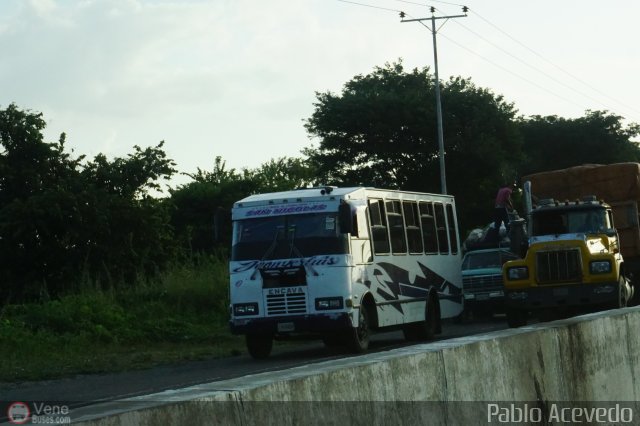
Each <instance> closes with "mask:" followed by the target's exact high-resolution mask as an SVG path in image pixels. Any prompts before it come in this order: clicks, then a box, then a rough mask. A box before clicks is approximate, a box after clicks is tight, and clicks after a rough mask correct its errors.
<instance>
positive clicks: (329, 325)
mask: <svg viewBox="0 0 640 426" xmlns="http://www.w3.org/2000/svg"><path fill="white" fill-rule="evenodd" d="M229 326H230V328H231V332H232V333H233V334H247V333H269V334H273V335H292V334H322V333H326V332H331V331H337V330H344V329H349V328H351V327H352V325H351V317H350V316H349V314H348V313H346V312H338V313H326V314H314V315H296V316H282V317H266V318H265V317H260V318H232V319H231V320H230V321H229Z"/></svg>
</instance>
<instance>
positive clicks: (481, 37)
mask: <svg viewBox="0 0 640 426" xmlns="http://www.w3.org/2000/svg"><path fill="white" fill-rule="evenodd" d="M455 23H456V24H458V25H460V26H461V27H462V28H464V29H465V30H467V31H469V32H470V33H471V34H473V35H475V36H476V37H478V38H479V39H481V40H484V41H485V42H486V43H488V44H490V45H491V46H493V47H495V48H496V49H498V50H500V51H501V52H503V53H505V54H506V55H508V56H510V57H511V58H513V59H515V60H516V61H518V62H520V63H521V64H524V65H525V66H527V67H529V68H531V69H532V70H534V71H536V72H539V73H540V74H543V75H544V76H546V77H547V78H549V79H550V80H553V81H555V82H556V83H558V84H559V85H561V86H564V87H565V88H567V89H569V90H571V91H573V92H575V93H577V94H579V95H581V96H584V97H585V98H588V99H590V100H591V101H594V102H597V103H599V104H600V105H601V106H603V107H604V108H608V107H607V105H605V104H604V103H603V102H602V101H601V100H599V99H596V98H594V97H592V96H590V95H588V94H586V93H584V92H582V91H580V90H578V89H576V88H574V87H572V86H569V85H568V84H567V83H565V82H563V81H561V80H559V79H557V78H556V77H554V76H553V75H551V74H549V73H547V72H546V71H544V70H542V69H540V68H538V67H536V66H535V65H532V64H530V63H529V62H527V61H525V60H523V59H520V58H519V57H517V56H515V55H514V54H512V53H511V52H509V51H507V50H506V49H503V48H502V47H500V46H498V45H497V44H495V43H493V42H492V41H491V40H489V39H487V38H486V37H484V36H483V35H482V34H479V33H478V32H476V31H474V30H472V29H470V28H469V27H467V26H465V25H464V24H462V23H460V22H458V21H455Z"/></svg>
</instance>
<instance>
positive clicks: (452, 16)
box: [400, 15, 467, 22]
mask: <svg viewBox="0 0 640 426" xmlns="http://www.w3.org/2000/svg"><path fill="white" fill-rule="evenodd" d="M466 17H467V15H451V16H434V17H431V18H416V19H403V20H401V21H400V22H418V21H430V20H432V19H449V18H466Z"/></svg>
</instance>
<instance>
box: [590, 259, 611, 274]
mask: <svg viewBox="0 0 640 426" xmlns="http://www.w3.org/2000/svg"><path fill="white" fill-rule="evenodd" d="M590 269H591V273H592V274H607V273H609V272H611V262H609V261H608V260H596V261H593V262H591V264H590Z"/></svg>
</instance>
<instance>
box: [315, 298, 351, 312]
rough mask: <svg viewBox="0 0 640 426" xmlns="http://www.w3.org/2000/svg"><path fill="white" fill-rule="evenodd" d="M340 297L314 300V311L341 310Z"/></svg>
mask: <svg viewBox="0 0 640 426" xmlns="http://www.w3.org/2000/svg"><path fill="white" fill-rule="evenodd" d="M343 306H344V305H343V304H342V297H323V298H320V299H316V310H318V311H326V310H329V309H342V307H343Z"/></svg>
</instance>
